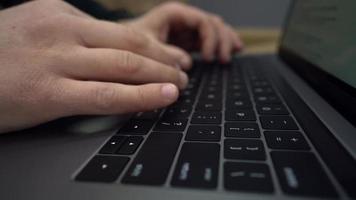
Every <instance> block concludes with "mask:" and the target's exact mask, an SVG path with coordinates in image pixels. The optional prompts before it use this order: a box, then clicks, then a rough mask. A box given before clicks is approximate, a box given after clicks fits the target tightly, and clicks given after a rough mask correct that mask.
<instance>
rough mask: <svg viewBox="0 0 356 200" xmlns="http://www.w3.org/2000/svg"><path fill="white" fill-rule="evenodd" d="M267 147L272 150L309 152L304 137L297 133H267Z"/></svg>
mask: <svg viewBox="0 0 356 200" xmlns="http://www.w3.org/2000/svg"><path fill="white" fill-rule="evenodd" d="M264 134H265V138H266V141H267V145H268V147H269V148H272V149H292V150H308V149H310V148H309V145H308V143H307V141H306V140H305V139H304V136H303V135H302V134H301V133H300V132H297V131H265V132H264Z"/></svg>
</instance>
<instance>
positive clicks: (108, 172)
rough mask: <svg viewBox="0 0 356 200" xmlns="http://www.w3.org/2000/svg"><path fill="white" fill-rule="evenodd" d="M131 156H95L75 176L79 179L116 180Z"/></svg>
mask: <svg viewBox="0 0 356 200" xmlns="http://www.w3.org/2000/svg"><path fill="white" fill-rule="evenodd" d="M128 161H129V158H126V157H119V156H95V157H94V158H93V159H91V161H90V162H89V163H88V164H87V165H86V166H85V167H84V168H83V169H82V171H81V172H80V173H79V174H78V176H77V177H76V178H75V180H77V181H93V182H114V181H116V179H117V178H118V177H119V175H120V174H121V173H122V171H123V169H124V168H125V166H126V164H127V162H128Z"/></svg>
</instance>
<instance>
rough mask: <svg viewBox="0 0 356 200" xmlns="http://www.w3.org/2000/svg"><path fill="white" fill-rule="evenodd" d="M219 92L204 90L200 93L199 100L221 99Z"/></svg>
mask: <svg viewBox="0 0 356 200" xmlns="http://www.w3.org/2000/svg"><path fill="white" fill-rule="evenodd" d="M220 93H221V92H206V93H202V94H201V95H200V100H199V102H201V101H218V102H219V101H220V102H221V101H222V95H221V94H220Z"/></svg>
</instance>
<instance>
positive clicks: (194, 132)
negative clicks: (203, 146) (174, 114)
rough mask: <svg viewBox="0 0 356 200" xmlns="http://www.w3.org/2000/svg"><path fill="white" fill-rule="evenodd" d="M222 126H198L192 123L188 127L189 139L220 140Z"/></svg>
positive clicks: (187, 137) (187, 138)
mask: <svg viewBox="0 0 356 200" xmlns="http://www.w3.org/2000/svg"><path fill="white" fill-rule="evenodd" d="M220 137H221V127H220V126H198V125H192V126H190V127H189V128H188V131H187V136H186V137H185V139H186V140H188V141H216V142H217V141H220Z"/></svg>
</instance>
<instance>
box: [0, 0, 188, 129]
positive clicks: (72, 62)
mask: <svg viewBox="0 0 356 200" xmlns="http://www.w3.org/2000/svg"><path fill="white" fill-rule="evenodd" d="M0 19H1V20H0V63H1V65H0V68H1V70H0V132H8V131H13V130H18V129H23V128H27V127H31V126H35V125H38V124H40V123H43V122H47V121H50V120H53V119H57V118H60V117H65V116H73V115H86V114H99V115H102V114H120V113H128V112H137V111H146V110H151V109H155V108H159V107H164V106H167V105H169V104H171V103H173V102H174V101H175V100H176V99H177V97H178V88H180V89H183V88H184V87H185V86H186V85H187V82H188V79H187V76H186V74H185V73H184V72H182V71H180V70H179V69H177V68H175V67H173V66H175V64H176V63H179V60H180V59H181V58H177V57H175V56H174V55H170V54H169V53H168V52H166V51H165V50H164V49H162V48H160V46H161V45H156V44H155V42H154V41H151V40H150V39H149V38H147V37H146V36H144V34H141V33H139V32H136V31H134V30H132V29H130V28H128V27H126V26H122V25H118V24H116V23H111V22H105V21H99V20H96V19H94V18H92V17H90V16H88V15H86V14H85V13H82V12H81V11H79V10H77V9H75V8H74V7H72V6H70V5H69V4H67V3H65V2H63V1H58V0H38V1H32V2H29V3H26V4H23V5H20V6H17V7H13V8H10V9H6V10H3V11H1V12H0ZM177 87H178V88H177Z"/></svg>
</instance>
